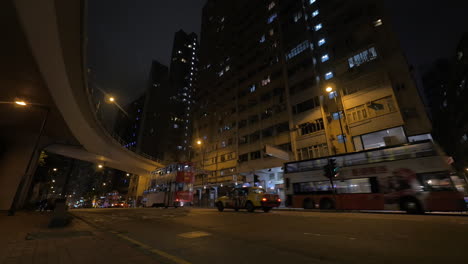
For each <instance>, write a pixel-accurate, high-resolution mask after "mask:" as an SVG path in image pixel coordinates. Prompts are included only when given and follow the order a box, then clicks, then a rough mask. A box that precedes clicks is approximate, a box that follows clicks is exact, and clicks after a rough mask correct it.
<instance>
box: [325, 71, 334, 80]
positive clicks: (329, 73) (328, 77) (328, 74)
mask: <svg viewBox="0 0 468 264" xmlns="http://www.w3.org/2000/svg"><path fill="white" fill-rule="evenodd" d="M333 77H334V75H333V72H327V73H325V80H330V79H331V78H333Z"/></svg>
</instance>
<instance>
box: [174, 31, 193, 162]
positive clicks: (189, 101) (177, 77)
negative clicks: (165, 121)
mask: <svg viewBox="0 0 468 264" xmlns="http://www.w3.org/2000/svg"><path fill="white" fill-rule="evenodd" d="M197 54H198V37H197V35H196V34H195V33H190V34H187V33H186V32H184V31H183V30H179V31H178V32H176V33H175V35H174V44H173V48H172V55H171V66H170V71H169V85H170V88H171V90H172V91H173V93H174V97H173V98H172V101H173V105H172V106H173V107H172V116H171V121H172V122H173V124H172V132H171V135H172V136H173V137H174V140H175V141H176V142H177V144H174V146H172V148H173V152H174V155H173V156H174V157H173V161H174V162H175V161H186V160H189V159H191V157H190V156H191V154H192V153H193V150H192V145H191V138H192V110H193V103H194V96H193V94H194V91H195V89H196V79H197V70H198V55H197Z"/></svg>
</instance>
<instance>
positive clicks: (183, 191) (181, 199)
mask: <svg viewBox="0 0 468 264" xmlns="http://www.w3.org/2000/svg"><path fill="white" fill-rule="evenodd" d="M194 181H195V173H194V166H193V164H192V163H188V162H185V163H176V164H172V165H169V166H167V167H164V168H161V169H158V170H156V171H154V172H152V173H151V179H150V181H149V184H148V186H147V188H146V190H145V191H144V193H143V200H142V203H143V204H144V206H145V207H157V206H165V207H168V206H174V207H178V206H189V205H192V203H193V183H194Z"/></svg>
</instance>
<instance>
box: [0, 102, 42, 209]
mask: <svg viewBox="0 0 468 264" xmlns="http://www.w3.org/2000/svg"><path fill="white" fill-rule="evenodd" d="M0 103H1V104H16V105H19V106H21V107H26V106H28V105H31V106H32V107H38V108H40V109H42V110H45V115H44V118H43V120H42V123H41V127H40V129H39V134H38V136H37V138H36V141H35V142H34V147H33V150H32V152H31V155H30V157H29V160H28V164H27V165H26V169H25V171H24V174H23V176H22V177H21V180H20V183H19V185H18V188H17V189H16V193H15V196H14V197H13V201H12V203H11V206H10V209H9V210H8V215H9V216H13V215H15V212H16V206H17V203H18V200H19V199H20V196H21V193H22V191H23V187H24V184H25V182H27V181H26V178H27V176H28V171H29V170H30V168H31V165H32V163H33V160H34V156H36V152H37V148H38V147H39V143H40V141H41V137H42V134H43V133H44V128H45V126H46V123H47V119H48V118H49V112H50V108H49V107H48V106H46V105H42V104H36V103H27V102H26V101H25V100H22V99H16V100H15V101H14V102H4V101H0Z"/></svg>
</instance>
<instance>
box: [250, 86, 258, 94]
mask: <svg viewBox="0 0 468 264" xmlns="http://www.w3.org/2000/svg"><path fill="white" fill-rule="evenodd" d="M256 89H257V86H256V85H255V84H252V86H250V87H249V91H250V92H251V93H253V92H255V90H256Z"/></svg>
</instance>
